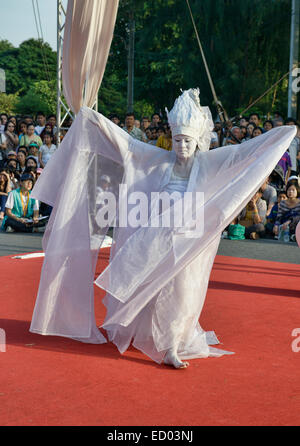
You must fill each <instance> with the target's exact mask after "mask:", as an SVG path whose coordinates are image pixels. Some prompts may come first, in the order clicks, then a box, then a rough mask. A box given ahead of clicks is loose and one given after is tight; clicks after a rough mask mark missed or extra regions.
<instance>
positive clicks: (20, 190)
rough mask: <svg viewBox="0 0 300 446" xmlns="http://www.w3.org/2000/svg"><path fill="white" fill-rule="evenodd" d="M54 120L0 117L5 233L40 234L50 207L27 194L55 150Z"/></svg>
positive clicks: (0, 213)
mask: <svg viewBox="0 0 300 446" xmlns="http://www.w3.org/2000/svg"><path fill="white" fill-rule="evenodd" d="M56 133H57V127H56V116H55V115H50V116H48V117H46V115H45V114H44V113H43V112H39V113H37V115H36V117H35V119H34V118H33V116H29V115H27V116H21V117H18V116H8V115H7V114H6V113H1V114H0V226H1V229H2V230H4V231H6V232H14V231H21V232H43V230H44V228H45V224H46V222H47V220H48V218H49V216H50V213H51V207H50V206H47V205H46V204H44V203H39V202H38V201H37V200H34V199H32V198H31V197H30V191H31V190H32V187H33V185H34V183H35V182H36V181H37V179H38V177H39V176H40V175H41V173H42V172H43V169H44V167H45V165H46V164H47V162H48V161H49V159H50V158H51V156H52V155H53V153H54V152H55V150H56V148H57V146H56Z"/></svg>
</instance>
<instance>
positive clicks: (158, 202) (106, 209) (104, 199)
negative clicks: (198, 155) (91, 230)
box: [96, 184, 204, 237]
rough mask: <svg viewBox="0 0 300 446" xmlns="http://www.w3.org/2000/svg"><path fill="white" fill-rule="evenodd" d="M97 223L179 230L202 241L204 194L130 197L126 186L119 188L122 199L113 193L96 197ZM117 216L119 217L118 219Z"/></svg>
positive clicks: (100, 225) (158, 194)
mask: <svg viewBox="0 0 300 446" xmlns="http://www.w3.org/2000/svg"><path fill="white" fill-rule="evenodd" d="M97 204H98V206H99V207H98V210H97V213H96V222H97V224H98V226H99V227H101V228H105V227H107V226H113V227H114V226H117V227H123V228H125V227H131V228H138V227H150V228H176V230H177V232H184V233H185V234H186V235H187V236H189V237H201V236H202V235H203V231H204V193H203V192H184V193H182V194H181V193H180V192H176V191H175V192H172V193H169V192H167V191H162V192H151V193H150V196H149V195H147V194H146V193H144V192H141V191H134V192H131V193H129V194H128V190H127V185H126V184H120V186H119V198H118V199H117V198H116V196H115V194H114V193H113V192H110V191H101V192H100V193H99V195H98V196H97ZM115 215H117V216H118V218H117V219H115V218H114V217H115Z"/></svg>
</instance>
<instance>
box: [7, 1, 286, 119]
mask: <svg viewBox="0 0 300 446" xmlns="http://www.w3.org/2000/svg"><path fill="white" fill-rule="evenodd" d="M189 4H190V6H191V9H192V12H193V16H194V20H195V23H196V27H197V30H198V33H199V37H200V40H201V44H202V47H203V50H204V53H205V56H206V59H207V63H208V66H209V69H210V73H211V76H212V79H213V82H214V86H215V90H216V93H217V96H218V98H219V100H221V102H222V104H223V106H224V107H225V109H226V110H227V111H228V114H229V115H230V116H233V115H234V114H235V113H237V112H238V111H242V110H243V109H244V108H246V107H247V106H248V105H249V104H251V102H253V100H255V99H256V98H257V97H259V96H260V95H261V94H262V93H264V92H265V91H266V90H267V89H268V88H269V87H270V86H271V85H272V84H274V83H275V82H276V81H277V80H278V79H279V78H280V77H281V76H282V75H283V74H285V73H287V72H288V69H289V40H290V13H291V0H270V1H268V2H266V1H264V0H243V1H242V2H241V1H240V0H201V1H199V0H189ZM132 16H133V17H134V21H135V73H134V103H135V111H136V112H137V114H139V115H140V114H146V113H147V114H149V112H150V111H152V110H153V111H159V110H161V111H164V109H165V107H168V108H170V107H171V106H172V104H173V101H174V99H175V98H176V97H177V96H178V94H179V93H180V89H186V88H191V87H199V88H200V97H201V103H202V104H204V105H208V106H210V107H211V108H212V110H213V112H215V108H214V106H213V97H212V93H211V89H210V85H209V82H208V78H207V74H206V71H205V68H204V63H203V60H202V57H201V54H200V50H199V47H198V43H197V39H196V36H195V32H194V29H193V25H192V21H191V17H190V15H189V10H188V7H187V2H186V1H185V0H120V2H119V9H118V16H117V21H116V26H115V30H114V37H113V41H112V45H111V49H110V55H109V58H108V63H107V67H106V71H105V75H104V78H103V81H102V85H101V88H100V91H99V110H100V111H101V112H102V113H104V114H109V113H119V114H121V115H124V114H125V112H126V101H127V97H126V96H127V54H128V30H129V21H130V20H131V18H132ZM0 68H3V69H5V71H6V87H7V93H8V94H14V93H19V95H20V98H21V99H20V100H21V101H23V104H24V99H23V98H25V97H26V96H27V98H28V95H29V96H30V95H31V97H32V99H33V95H34V93H33V92H34V90H33V89H32V88H33V87H32V86H33V84H34V83H35V82H40V81H48V82H49V80H54V79H55V77H56V54H55V52H53V51H52V50H51V48H50V46H49V45H48V44H46V43H43V42H41V41H40V40H35V39H30V40H27V41H25V42H23V43H22V44H21V45H20V46H19V48H14V47H13V46H12V45H11V44H10V43H9V42H7V41H0ZM31 87H32V88H31ZM287 87H288V83H287V78H286V79H285V80H284V81H283V82H281V83H280V84H279V85H278V87H277V88H276V89H275V90H272V91H271V92H270V93H269V94H268V95H266V96H265V97H264V98H263V99H262V100H261V101H260V102H259V103H258V104H257V105H256V106H255V110H258V111H259V112H261V113H263V114H265V113H267V112H268V111H275V110H276V109H279V110H281V111H282V113H283V114H286V111H287ZM29 103H30V101H29ZM47 106H48V105H47ZM144 111H145V113H144ZM214 114H215V113H214Z"/></svg>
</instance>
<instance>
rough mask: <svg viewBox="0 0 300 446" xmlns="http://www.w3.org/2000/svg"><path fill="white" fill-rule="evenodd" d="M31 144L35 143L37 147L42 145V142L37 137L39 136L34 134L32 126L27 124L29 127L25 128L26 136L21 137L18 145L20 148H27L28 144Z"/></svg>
mask: <svg viewBox="0 0 300 446" xmlns="http://www.w3.org/2000/svg"><path fill="white" fill-rule="evenodd" d="M31 142H35V143H37V144H38V146H39V147H40V146H42V145H43V143H42V140H41V138H40V137H39V135H36V134H35V133H34V124H29V125H28V126H27V131H26V134H25V135H23V136H22V137H21V139H20V145H21V146H22V145H24V146H26V147H29V144H30V143H31Z"/></svg>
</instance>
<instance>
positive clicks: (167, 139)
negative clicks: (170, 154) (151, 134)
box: [156, 125, 172, 151]
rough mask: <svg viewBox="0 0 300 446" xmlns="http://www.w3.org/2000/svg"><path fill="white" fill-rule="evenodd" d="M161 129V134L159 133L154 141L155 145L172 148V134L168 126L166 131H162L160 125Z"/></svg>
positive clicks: (167, 148)
mask: <svg viewBox="0 0 300 446" xmlns="http://www.w3.org/2000/svg"><path fill="white" fill-rule="evenodd" d="M161 128H162V129H163V134H162V135H160V136H159V137H158V139H157V141H156V146H157V147H161V148H162V149H165V150H169V151H170V150H172V134H171V129H170V126H169V125H168V126H167V131H166V132H165V131H164V127H161Z"/></svg>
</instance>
